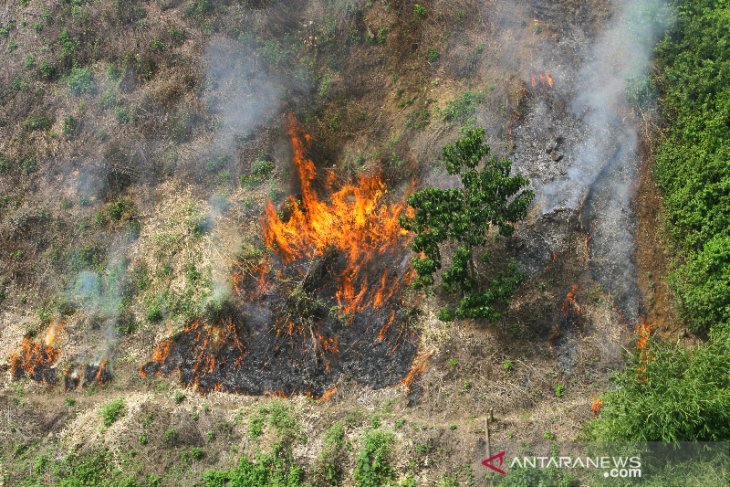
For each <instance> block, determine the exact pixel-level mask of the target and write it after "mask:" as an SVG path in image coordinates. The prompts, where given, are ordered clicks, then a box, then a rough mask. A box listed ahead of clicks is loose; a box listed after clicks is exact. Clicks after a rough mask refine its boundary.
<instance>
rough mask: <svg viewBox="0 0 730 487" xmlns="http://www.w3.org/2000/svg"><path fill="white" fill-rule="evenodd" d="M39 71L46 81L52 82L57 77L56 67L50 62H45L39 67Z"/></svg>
mask: <svg viewBox="0 0 730 487" xmlns="http://www.w3.org/2000/svg"><path fill="white" fill-rule="evenodd" d="M38 71H40V74H41V78H43V79H44V80H46V81H50V80H52V79H53V78H55V77H56V67H55V66H54V65H53V64H51V63H49V62H48V61H43V62H42V63H41V64H40V66H39V67H38Z"/></svg>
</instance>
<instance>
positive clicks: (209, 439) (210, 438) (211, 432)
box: [205, 430, 215, 443]
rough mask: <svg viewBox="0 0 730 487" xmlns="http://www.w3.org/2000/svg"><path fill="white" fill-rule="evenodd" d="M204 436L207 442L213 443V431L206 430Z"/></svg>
mask: <svg viewBox="0 0 730 487" xmlns="http://www.w3.org/2000/svg"><path fill="white" fill-rule="evenodd" d="M205 437H206V438H207V439H208V443H213V442H214V441H215V431H212V430H210V431H208V432H207V433H205Z"/></svg>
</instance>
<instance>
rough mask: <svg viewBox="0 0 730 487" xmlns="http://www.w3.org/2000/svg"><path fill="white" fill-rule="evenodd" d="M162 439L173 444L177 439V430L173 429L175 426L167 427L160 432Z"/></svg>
mask: <svg viewBox="0 0 730 487" xmlns="http://www.w3.org/2000/svg"><path fill="white" fill-rule="evenodd" d="M162 439H163V440H164V441H165V443H167V444H168V445H174V444H175V442H176V441H177V431H176V430H175V428H167V429H166V430H165V432H164V433H163V434H162Z"/></svg>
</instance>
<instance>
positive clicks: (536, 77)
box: [530, 71, 555, 88]
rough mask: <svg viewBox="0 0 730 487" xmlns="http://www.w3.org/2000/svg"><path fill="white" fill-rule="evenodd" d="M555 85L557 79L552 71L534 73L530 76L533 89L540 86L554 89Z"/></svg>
mask: <svg viewBox="0 0 730 487" xmlns="http://www.w3.org/2000/svg"><path fill="white" fill-rule="evenodd" d="M554 84H555V79H554V78H553V75H552V73H550V71H543V72H532V73H531V74H530V85H531V86H532V87H533V88H537V87H538V86H543V87H547V88H552V87H553V85H554Z"/></svg>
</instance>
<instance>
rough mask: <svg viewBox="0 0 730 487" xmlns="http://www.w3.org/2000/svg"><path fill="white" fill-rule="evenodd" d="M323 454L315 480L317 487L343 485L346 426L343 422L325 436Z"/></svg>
mask: <svg viewBox="0 0 730 487" xmlns="http://www.w3.org/2000/svg"><path fill="white" fill-rule="evenodd" d="M322 444H323V446H322V453H321V454H320V456H319V460H318V462H317V467H316V469H315V472H314V478H315V480H316V482H315V483H316V484H317V485H332V486H335V485H341V484H342V476H343V474H344V471H343V468H342V467H343V465H342V464H343V462H344V450H345V447H346V445H347V443H346V441H345V426H344V424H343V423H342V422H337V423H335V424H334V425H332V426H331V427H330V428H329V429H328V430H327V431H326V432H325V434H324V439H323V441H322Z"/></svg>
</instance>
